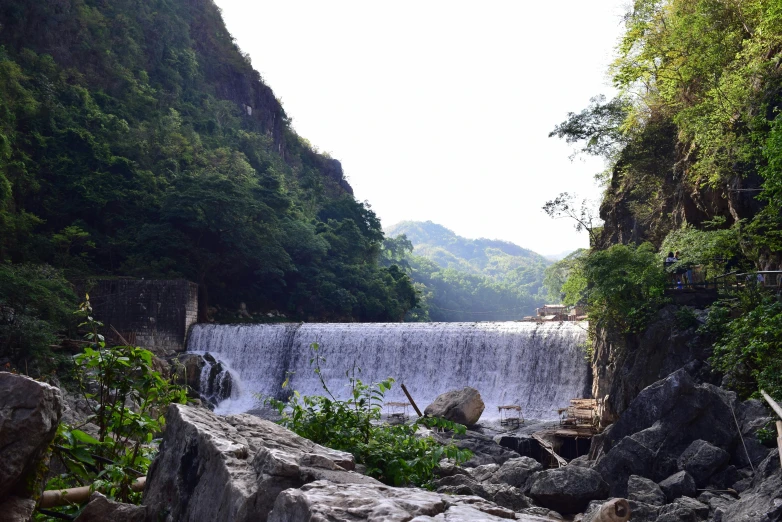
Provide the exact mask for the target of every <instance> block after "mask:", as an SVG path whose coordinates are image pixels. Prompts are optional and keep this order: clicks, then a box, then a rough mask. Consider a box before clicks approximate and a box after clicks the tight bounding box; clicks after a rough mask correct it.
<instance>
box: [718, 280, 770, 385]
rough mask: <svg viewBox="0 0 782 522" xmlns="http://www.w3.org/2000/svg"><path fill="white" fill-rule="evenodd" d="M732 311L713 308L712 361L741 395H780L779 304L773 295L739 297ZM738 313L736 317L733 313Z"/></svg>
mask: <svg viewBox="0 0 782 522" xmlns="http://www.w3.org/2000/svg"><path fill="white" fill-rule="evenodd" d="M735 308H736V310H735V311H734V313H732V314H731V310H730V308H729V307H728V306H726V305H724V304H723V305H721V306H720V305H718V306H715V307H713V308H712V310H711V312H710V314H709V321H708V322H707V325H706V326H707V328H708V329H709V331H711V332H712V333H715V334H716V337H717V342H716V343H715V344H714V353H713V355H712V358H711V363H712V365H713V366H714V368H715V369H716V370H718V371H721V372H723V373H724V374H725V376H726V377H727V383H728V385H729V386H730V387H731V388H733V389H734V390H736V391H737V392H738V393H739V395H740V396H742V397H743V398H747V397H753V396H757V395H758V391H759V390H760V389H764V390H765V391H766V392H768V393H769V394H770V395H771V396H773V397H775V398H777V399H779V398H780V397H782V303H780V302H779V301H778V300H777V299H776V298H775V297H774V296H771V295H766V296H761V297H760V298H759V301H758V302H754V303H753V300H752V299H741V300H739V302H738V304H737V305H736V307H735ZM737 313H738V314H740V315H738V316H737V317H736V315H737Z"/></svg>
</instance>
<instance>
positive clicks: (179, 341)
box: [79, 278, 198, 355]
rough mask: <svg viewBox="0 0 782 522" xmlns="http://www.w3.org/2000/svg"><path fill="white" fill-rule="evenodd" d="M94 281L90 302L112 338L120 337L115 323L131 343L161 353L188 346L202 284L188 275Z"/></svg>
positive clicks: (196, 316)
mask: <svg viewBox="0 0 782 522" xmlns="http://www.w3.org/2000/svg"><path fill="white" fill-rule="evenodd" d="M93 283H94V284H93V286H92V287H91V288H90V289H89V294H90V303H91V304H92V307H93V310H94V311H95V317H96V318H98V319H99V320H100V321H101V322H102V323H103V324H104V325H106V328H107V332H106V333H107V335H108V337H109V338H111V336H112V334H113V335H114V336H116V337H119V336H117V335H116V333H114V332H113V331H112V330H111V327H113V328H114V330H116V332H118V333H119V334H120V335H121V337H122V338H123V339H125V340H126V341H127V342H128V343H130V344H136V345H139V346H143V347H144V348H147V349H149V350H151V351H153V352H155V353H156V354H157V355H167V354H171V353H174V352H181V351H183V350H184V349H185V345H186V342H187V333H188V330H189V328H190V326H191V325H193V324H194V323H195V322H196V320H197V318H198V285H196V284H195V283H191V282H189V281H186V280H184V279H176V280H145V279H116V278H114V279H97V280H94V281H93ZM79 293H82V292H81V291H80V292H79ZM82 297H83V295H82ZM117 340H120V339H117ZM121 342H125V341H121Z"/></svg>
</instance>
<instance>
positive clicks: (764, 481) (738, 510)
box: [722, 450, 782, 522]
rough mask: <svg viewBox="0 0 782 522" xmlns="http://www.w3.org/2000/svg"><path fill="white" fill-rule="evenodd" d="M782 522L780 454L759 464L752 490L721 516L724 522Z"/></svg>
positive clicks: (776, 452) (744, 493) (770, 455)
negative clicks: (781, 521)
mask: <svg viewBox="0 0 782 522" xmlns="http://www.w3.org/2000/svg"><path fill="white" fill-rule="evenodd" d="M780 520H782V470H780V467H779V451H778V450H774V451H772V452H771V453H770V454H769V455H768V457H766V459H765V460H764V461H763V462H762V463H761V464H760V466H759V467H758V469H757V473H755V476H754V477H753V479H752V485H751V487H750V488H749V489H748V490H746V491H744V492H743V493H742V494H741V498H740V499H739V500H738V501H736V502H735V503H733V504H731V505H730V506H728V507H727V508H726V509H724V511H723V512H722V522H779V521H780Z"/></svg>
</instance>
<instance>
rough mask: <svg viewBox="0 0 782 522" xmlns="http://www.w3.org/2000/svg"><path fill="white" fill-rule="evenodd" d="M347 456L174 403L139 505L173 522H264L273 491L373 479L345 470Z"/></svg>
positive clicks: (257, 424) (244, 420) (267, 426)
mask: <svg viewBox="0 0 782 522" xmlns="http://www.w3.org/2000/svg"><path fill="white" fill-rule="evenodd" d="M353 467H354V463H353V456H352V455H350V454H349V453H344V452H341V451H335V450H331V449H328V448H324V447H322V446H319V445H317V444H315V443H314V442H312V441H310V440H307V439H304V438H302V437H299V436H298V435H296V434H294V433H292V432H290V431H288V430H286V429H285V428H282V427H280V426H278V425H276V424H274V423H272V422H269V421H265V420H261V419H259V418H257V417H253V416H251V415H236V416H229V417H217V416H216V415H214V414H212V413H211V412H209V411H207V410H204V409H201V408H194V407H190V406H183V405H180V404H176V405H172V406H171V407H170V408H169V411H168V415H167V424H166V433H165V436H164V439H163V443H162V446H161V450H160V453H159V455H158V457H157V458H156V459H155V461H154V463H153V464H152V467H151V468H150V470H149V473H148V475H147V486H146V489H145V491H144V501H143V502H144V504H145V505H147V506H149V509H150V513H151V514H152V515H153V516H158V517H163V518H165V517H166V516H168V517H171V520H175V521H192V522H196V521H202V520H210V521H215V522H218V521H226V522H228V521H232V522H233V521H235V522H241V521H248V522H249V521H251V520H252V521H265V520H266V519H267V516H268V514H269V512H270V511H271V509H272V506H273V505H274V502H275V499H276V498H277V495H278V494H279V493H280V492H281V491H283V490H285V489H288V488H298V487H301V486H303V485H304V484H306V483H308V482H312V481H315V480H320V479H327V480H330V481H332V482H334V483H338V484H344V483H366V484H375V485H378V484H379V483H378V482H377V481H376V480H374V479H371V478H369V477H365V476H363V475H360V474H357V473H352V472H348V471H347V470H351V469H353Z"/></svg>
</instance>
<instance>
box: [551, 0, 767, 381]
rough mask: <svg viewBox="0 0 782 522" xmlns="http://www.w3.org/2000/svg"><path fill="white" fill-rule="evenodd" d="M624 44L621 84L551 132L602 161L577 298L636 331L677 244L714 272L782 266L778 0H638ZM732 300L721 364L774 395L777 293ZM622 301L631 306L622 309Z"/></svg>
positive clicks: (578, 267)
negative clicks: (594, 225)
mask: <svg viewBox="0 0 782 522" xmlns="http://www.w3.org/2000/svg"><path fill="white" fill-rule="evenodd" d="M616 51H617V53H616V60H615V62H614V63H613V65H612V67H611V70H610V74H611V76H612V78H613V83H614V86H615V87H616V89H617V91H618V95H617V96H616V97H615V98H614V99H612V100H607V99H606V98H605V97H604V96H596V97H594V98H593V99H592V102H591V103H590V105H589V106H588V107H586V108H585V109H583V110H582V111H580V112H578V113H570V114H569V115H568V118H567V120H566V121H564V122H562V123H561V124H559V125H557V126H556V127H555V128H554V130H553V131H552V132H551V135H552V136H556V137H559V138H562V139H565V140H566V141H567V142H569V143H573V144H576V151H575V154H589V155H596V156H602V157H604V158H605V159H606V162H607V169H606V171H605V172H604V173H602V174H600V175H598V178H599V179H601V180H602V181H603V182H604V186H605V192H604V196H603V201H602V205H601V208H600V217H601V218H602V219H603V220H604V222H605V226H604V227H603V228H602V230H601V231H600V232H599V234H597V236H596V238H595V240H594V244H593V247H594V248H593V249H592V251H591V252H589V253H588V254H587V255H584V256H582V257H581V258H580V260H579V261H578V263H576V264H575V265H572V264H571V265H570V266H569V267H567V268H568V270H569V273H570V274H572V276H571V278H570V279H573V281H571V280H570V279H568V282H567V283H565V287H568V286H569V288H565V290H568V289H569V290H570V291H571V292H570V294H569V299H571V300H579V299H580V300H581V301H582V302H587V303H588V304H589V305H590V316H591V318H592V319H594V320H603V321H605V322H606V324H612V327H619V328H620V329H628V328H629V329H638V328H639V327H642V326H643V318H644V317H649V312H650V310H649V309H648V307H647V304H648V303H654V302H657V303H662V302H663V301H662V300H660V294H661V291H662V290H663V288H664V286H665V279H664V277H665V276H664V275H662V276H661V271H662V270H661V265H660V263H661V262H662V259H663V258H664V257H665V256H666V252H667V251H669V250H670V251H675V250H681V251H682V257H683V258H686V259H685V261H686V262H687V263H689V264H698V265H701V266H703V267H704V268H705V269H706V270H708V271H710V273H712V274H715V273H717V274H718V273H722V272H724V271H725V270H728V267H729V266H732V267H733V268H741V269H742V270H744V269H755V270H764V269H779V268H780V261H781V259H782V232H780V231H782V114H780V109H782V67H781V66H780V64H781V63H782V61H781V60H782V58H781V57H782V4H780V3H779V2H776V1H769V0H738V1H732V2H721V1H716V0H635V1H634V2H632V4H631V6H630V8H629V11H628V13H627V14H626V16H625V32H624V35H623V37H622V38H621V41H620V42H619V45H618V47H617V50H616ZM655 251H656V255H655ZM639 262H640V263H641V264H640V265H639ZM601 263H602V264H603V266H602V267H601V266H600V264H601ZM644 263H645V264H647V265H648V269H643V264H644ZM652 265H656V267H655V266H652ZM560 288H561V289H562V288H563V287H560ZM564 293H568V292H567V291H565V292H564ZM761 294H763V293H762V292H761ZM576 296H578V297H576ZM724 297H725V299H726V300H727V301H726V302H724V303H723V304H722V305H721V307H717V309H716V310H715V311H714V313H713V315H712V320H711V324H710V327H709V328H710V331H712V332H714V333H715V335H716V338H717V344H716V348H715V355H714V360H713V361H712V364H713V365H714V367H715V368H717V369H720V370H722V371H727V372H728V373H729V377H730V380H731V382H732V383H733V384H734V385H735V387H736V389H737V390H738V391H739V392H740V393H741V394H742V395H744V396H748V395H750V394H751V393H753V391H754V392H755V393H756V392H757V389H758V387H762V386H766V387H768V388H769V389H775V390H776V391H777V392H778V390H779V382H778V379H777V380H775V379H774V378H772V377H773V375H776V374H778V372H779V371H780V369H782V347H781V346H780V344H779V342H778V340H777V339H776V338H775V337H774V332H776V331H778V330H779V320H780V314H779V307H778V296H777V297H773V296H769V295H768V293H766V294H763V295H756V296H754V297H752V298H748V297H747V296H746V295H745V294H744V292H743V291H742V292H740V293H738V294H733V295H726V296H724ZM628 299H629V301H628ZM617 303H623V304H624V308H625V309H626V310H628V311H630V312H633V314H634V315H633V314H630V315H628V314H627V313H625V314H622V315H617V314H616V313H615V312H616V310H615V308H616V306H615V305H616V304H617ZM727 308H729V309H730V310H732V312H731V313H730V314H728V313H725V312H724V310H726V309H727ZM720 310H722V311H720ZM631 315H632V316H631ZM639 320H640V322H638V321H639ZM775 372H776V373H775Z"/></svg>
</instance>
